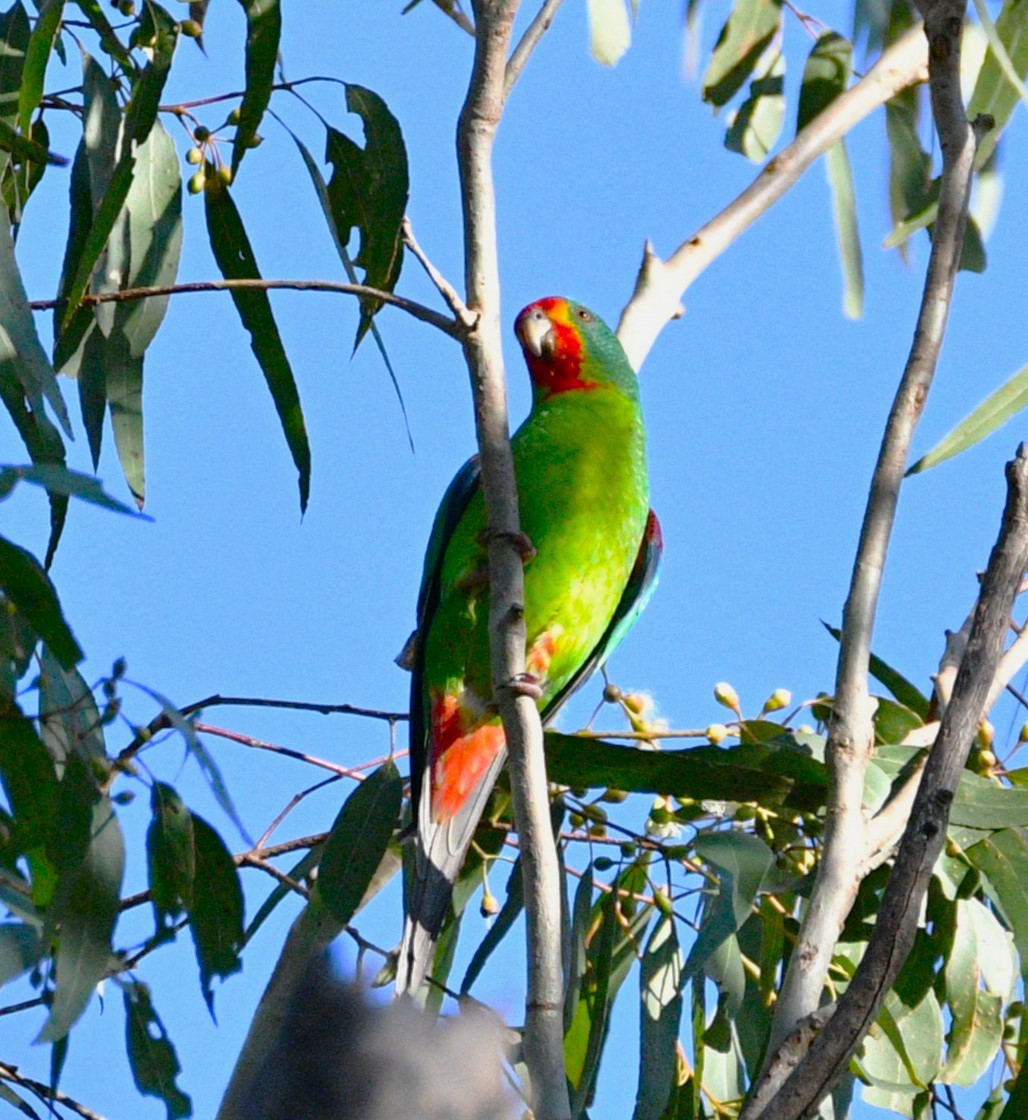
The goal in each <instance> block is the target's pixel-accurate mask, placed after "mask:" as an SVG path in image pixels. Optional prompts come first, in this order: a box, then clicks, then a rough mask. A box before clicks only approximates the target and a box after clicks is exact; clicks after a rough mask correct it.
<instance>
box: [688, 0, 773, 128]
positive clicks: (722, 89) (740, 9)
mask: <svg viewBox="0 0 1028 1120" xmlns="http://www.w3.org/2000/svg"><path fill="white" fill-rule="evenodd" d="M781 21H782V8H781V5H780V4H779V3H778V2H777V0H737V3H736V4H735V6H734V7H733V8H732V13H731V15H730V16H729V17H728V20H727V22H726V23H725V25H724V27H723V28H722V29H721V34H720V35H719V36H718V40H717V43H716V44H715V46H714V52H713V54H712V55H711V57H710V64H709V65H708V67H707V72H706V74H704V76H703V100H704V101H707V102H709V103H710V104H711V105H713V106H714V107H715V108H720V107H721V106H722V105H726V104H727V103H728V102H729V101H731V99H732V98H733V97H734V96H735V94H736V93H738V92H739V90H740V89H742V87H743V83H744V82H745V81H746V79H747V78H748V77H749V76H750V74H752V73H753V69H754V67H755V66H756V65H757V62H758V60H759V59H760V57H761V55H762V54H763V53H764V51H765V50H766V49H767V46H768V44H769V43H770V42H771V39H772V37H773V36H774V34H775V32H776V31H777V30H778V28H779V25H780V24H781Z"/></svg>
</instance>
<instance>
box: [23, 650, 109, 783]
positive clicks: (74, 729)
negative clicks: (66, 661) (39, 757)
mask: <svg viewBox="0 0 1028 1120" xmlns="http://www.w3.org/2000/svg"><path fill="white" fill-rule="evenodd" d="M39 733H40V738H41V739H42V740H43V742H44V743H45V744H46V749H47V750H48V751H49V752H50V757H51V758H52V759H53V761H54V763H55V764H56V766H57V773H58V775H60V774H62V773H63V765H64V763H65V762H67V760H68V758H69V757H70V756H71V755H73V754H74V755H78V757H79V758H80V759H82V760H83V761H85V762H87V763H90V764H92V763H93V762H94V761H95V760H99V761H101V762H102V763H103V764H104V766H105V768H106V758H107V751H106V747H105V745H104V731H103V724H102V723H101V722H100V712H99V710H98V709H97V706H96V699H95V698H94V696H93V693H92V691H91V689H90V688H89V685H87V684H86V682H85V679H84V678H83V676H82V674H81V673H80V672H79V671H78V670H77V669H65V668H62V666H61V665H60V663H59V662H58V661H57V658H56V657H54V655H53V652H52V651H51V649H50V648H49V646H45V645H44V647H43V655H42V658H41V660H40V673H39Z"/></svg>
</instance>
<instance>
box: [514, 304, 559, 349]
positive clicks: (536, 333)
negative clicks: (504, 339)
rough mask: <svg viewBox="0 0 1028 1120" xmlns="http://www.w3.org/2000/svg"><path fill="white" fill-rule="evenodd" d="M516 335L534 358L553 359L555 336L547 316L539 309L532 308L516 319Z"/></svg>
mask: <svg viewBox="0 0 1028 1120" xmlns="http://www.w3.org/2000/svg"><path fill="white" fill-rule="evenodd" d="M517 334H518V338H519V339H521V345H522V346H523V347H524V348H525V350H527V351H528V353H530V354H532V355H533V356H534V357H536V358H552V357H553V354H554V350H555V349H556V345H557V336H556V333H555V332H554V329H553V323H552V322H551V320H550V317H549V315H547V314H546V312H545V311H544V310H543V309H542V308H541V307H533V308H532V310H531V311H529V312H528V313H527V314H525V315H522V316H521V318H520V319H518V322H517Z"/></svg>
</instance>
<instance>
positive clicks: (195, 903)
mask: <svg viewBox="0 0 1028 1120" xmlns="http://www.w3.org/2000/svg"><path fill="white" fill-rule="evenodd" d="M192 820H193V840H194V850H195V859H196V874H195V878H194V880H193V900H192V906H191V907H190V910H189V930H190V932H191V933H192V935H193V945H194V946H195V948H196V960H197V964H198V965H199V966H200V987H201V989H202V991H203V998H204V1000H205V1002H206V1003H207V1009H208V1010H209V1011H210V1013H211V1016H212V1017H213V1015H214V992H213V991H212V990H211V981H212V980H213V979H214V978H215V977H218V978H219V979H222V980H223V979H225V977H227V976H231V975H232V973H234V972H238V971H239V970H240V969H241V968H242V967H243V962H242V961H241V960H240V959H239V951H240V950H241V949H242V947H243V888H242V886H241V884H240V882H239V872H238V871H237V870H236V865H235V861H234V860H233V859H232V856H231V854H230V852H229V850H228V848H226V847H225V842H224V841H223V840H222V839H221V837H220V836H219V835H218V834H217V832H215V831H214V829H213V828H211V826H210V825H209V824H208V823H207V822H206V821H205V820H204V819H203V818H202V817H198V816H197V815H196V814H195V813H193V814H192Z"/></svg>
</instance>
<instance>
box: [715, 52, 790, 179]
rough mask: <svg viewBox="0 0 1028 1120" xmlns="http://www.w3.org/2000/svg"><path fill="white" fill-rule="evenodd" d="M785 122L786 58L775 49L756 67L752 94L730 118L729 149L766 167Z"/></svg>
mask: <svg viewBox="0 0 1028 1120" xmlns="http://www.w3.org/2000/svg"><path fill="white" fill-rule="evenodd" d="M784 119H785V55H784V54H783V53H782V52H781V51H780V50H778V49H777V48H775V47H774V46H772V47H771V48H769V50H768V51H767V53H766V54H765V55H764V56H763V57H762V58H761V60H760V63H759V64H758V66H757V67H756V70H755V76H754V78H753V81H751V82H750V92H749V96H748V97H747V98H746V100H745V101H744V102H743V103H742V104H741V105H740V106H739V108H738V109H737V110H736V111H735V112H733V113H731V114H729V117H728V131H727V132H726V133H725V147H726V148H727V149H728V150H729V151H731V152H739V154H740V155H744V156H745V157H746V158H747V159H749V160H752V161H753V162H754V163H762V162H763V161H764V160H765V159H766V158H767V155H768V153H769V152H770V151H771V149H772V148H773V147H774V146H775V142H776V141H777V139H778V137H779V135H780V133H781V131H782V122H783V121H784Z"/></svg>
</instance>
